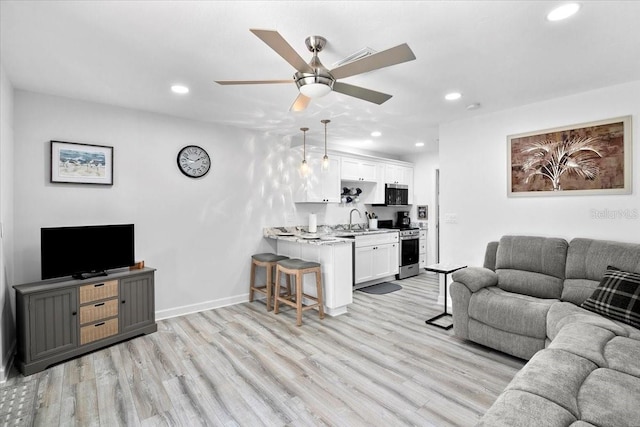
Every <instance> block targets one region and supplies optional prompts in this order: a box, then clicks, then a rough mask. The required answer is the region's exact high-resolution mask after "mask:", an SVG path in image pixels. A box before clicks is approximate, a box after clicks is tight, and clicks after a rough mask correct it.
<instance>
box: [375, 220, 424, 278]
mask: <svg viewBox="0 0 640 427" xmlns="http://www.w3.org/2000/svg"><path fill="white" fill-rule="evenodd" d="M405 218H406V219H405ZM410 223H411V220H410V219H409V212H406V214H405V213H403V212H399V213H398V222H397V223H396V225H395V226H394V225H393V221H391V220H379V221H378V227H379V228H392V229H394V230H398V232H399V233H400V236H399V237H400V244H399V245H398V246H399V251H400V253H399V254H398V260H399V261H400V268H399V270H398V271H399V273H398V274H396V279H406V278H407V277H411V276H417V275H418V274H420V265H419V262H420V260H419V258H420V229H419V228H415V227H411V226H410Z"/></svg>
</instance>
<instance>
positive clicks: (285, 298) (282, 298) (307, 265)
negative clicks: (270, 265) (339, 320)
mask: <svg viewBox="0 0 640 427" xmlns="http://www.w3.org/2000/svg"><path fill="white" fill-rule="evenodd" d="M309 273H315V275H316V292H317V295H318V296H317V297H314V296H312V295H308V294H305V293H304V290H303V281H302V280H303V277H304V275H305V274H309ZM281 274H285V275H286V277H287V285H290V283H291V282H290V280H291V279H290V278H291V276H294V277H295V285H296V292H295V295H293V293H291V292H290V293H289V295H286V294H285V295H282V294H281V293H280V281H281V276H280V275H281ZM275 285H276V292H275V295H274V298H275V302H274V304H273V312H274V313H275V314H278V309H279V303H284V304H287V305H289V306H291V307H294V308H295V309H296V325H298V326H300V325H302V312H303V311H305V310H310V309H313V308H317V309H318V312H319V313H320V319H324V306H323V304H324V301H323V298H322V273H321V271H320V264H319V263H317V262H312V261H303V260H301V259H297V258H291V259H285V260H281V261H278V262H277V264H276V283H275ZM304 298H307V299H309V300H311V301H315V302H314V303H313V304H309V305H302V300H303V299H304Z"/></svg>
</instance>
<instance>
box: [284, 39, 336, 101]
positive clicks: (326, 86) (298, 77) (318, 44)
mask: <svg viewBox="0 0 640 427" xmlns="http://www.w3.org/2000/svg"><path fill="white" fill-rule="evenodd" d="M305 44H306V45H307V49H309V51H310V52H313V58H311V62H309V66H310V67H311V68H313V71H314V72H313V73H303V72H300V71H298V72H297V73H295V74H294V75H293V79H294V80H295V82H296V86H297V87H298V90H300V92H301V93H302V94H303V95H305V96H307V97H309V98H318V97H320V96H324V95H326V94H328V93H329V92H331V91H332V90H333V83H334V82H335V81H336V79H334V78H333V76H332V75H331V73H329V70H327V68H326V67H325V66H324V65H322V62H320V58H318V52H320V51H321V50H322V49H323V48H324V47H325V45H326V44H327V39H325V38H324V37H322V36H309V37H307V39H306V40H305Z"/></svg>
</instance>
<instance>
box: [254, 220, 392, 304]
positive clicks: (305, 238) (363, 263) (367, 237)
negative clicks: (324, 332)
mask: <svg viewBox="0 0 640 427" xmlns="http://www.w3.org/2000/svg"><path fill="white" fill-rule="evenodd" d="M324 228H325V231H323V232H319V233H307V232H305V231H303V230H300V229H299V228H292V229H286V228H283V227H275V228H265V229H264V237H265V238H269V239H274V240H276V252H277V254H278V255H284V256H288V257H289V258H299V259H302V260H305V261H314V262H319V263H320V265H321V266H322V283H323V289H324V305H325V312H326V313H327V314H329V315H330V316H337V315H340V314H344V313H346V312H347V306H348V305H349V304H351V303H352V302H353V291H354V290H355V289H359V288H361V287H366V286H370V285H373V284H376V283H381V282H383V281H386V280H388V279H389V278H391V279H393V278H394V275H395V274H396V273H397V272H398V246H397V245H398V232H397V231H394V230H389V229H381V230H364V229H356V230H350V229H344V228H341V229H337V230H334V229H331V228H330V227H324ZM356 258H357V259H356ZM354 275H355V277H354ZM303 286H304V292H305V293H308V294H310V295H313V296H316V285H315V279H314V277H313V276H311V275H308V276H307V277H305V278H304V284H303Z"/></svg>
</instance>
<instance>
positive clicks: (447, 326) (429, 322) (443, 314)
mask: <svg viewBox="0 0 640 427" xmlns="http://www.w3.org/2000/svg"><path fill="white" fill-rule="evenodd" d="M444 316H451V314H450V313H448V312H447V274H446V273H445V275H444V313H440V314H438V315H437V316H434V317H432V318H431V319H427V320H425V321H424V323H426V324H427V325H432V326H437V327H438V328H441V329H445V330H449V329H451V328H453V323H452V324H450V325H446V326H443V325H438V324H437V323H434V322H435V321H436V320H438V319H440V318H442V317H444Z"/></svg>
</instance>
